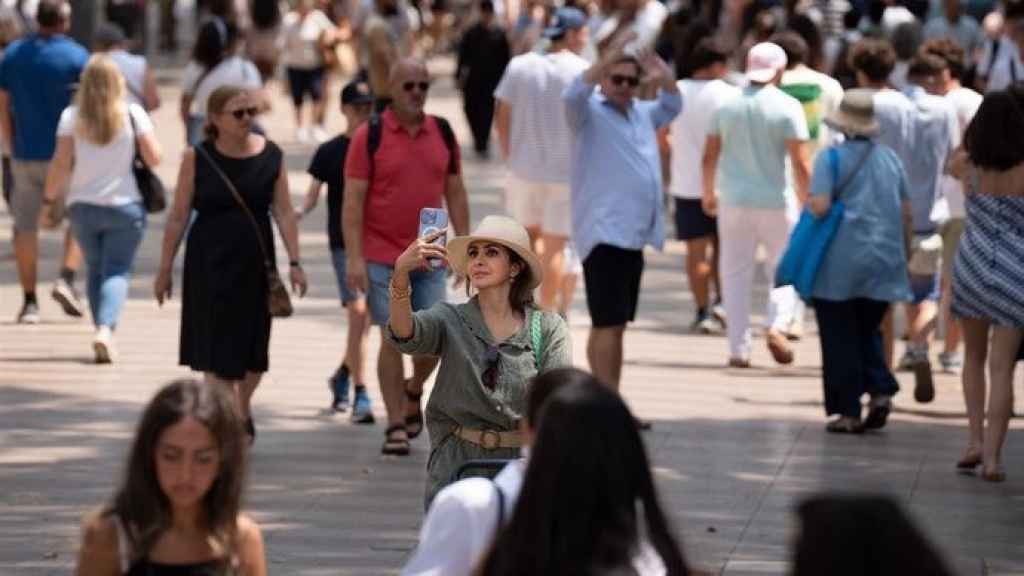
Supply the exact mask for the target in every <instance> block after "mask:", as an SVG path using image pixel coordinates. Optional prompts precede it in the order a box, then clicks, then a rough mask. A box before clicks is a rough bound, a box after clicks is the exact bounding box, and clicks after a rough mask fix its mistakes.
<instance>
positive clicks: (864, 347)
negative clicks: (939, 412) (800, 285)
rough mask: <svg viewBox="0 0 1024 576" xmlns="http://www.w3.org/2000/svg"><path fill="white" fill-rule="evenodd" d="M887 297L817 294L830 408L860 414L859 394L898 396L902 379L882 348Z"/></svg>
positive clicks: (827, 406)
mask: <svg viewBox="0 0 1024 576" xmlns="http://www.w3.org/2000/svg"><path fill="white" fill-rule="evenodd" d="M888 310H889V303H888V302H879V301H877V300H868V299H867V298H854V299H852V300H843V301H834V300H821V299H819V298H815V299H814V312H815V314H817V316H818V332H819V337H820V340H821V360H822V379H823V380H824V383H825V413H826V414H828V415H829V416H831V415H833V414H839V415H840V416H849V417H852V418H860V412H861V404H860V398H861V396H863V395H864V394H869V395H871V396H877V395H886V396H895V395H896V393H897V392H899V389H900V387H899V384H897V383H896V378H895V377H894V376H893V375H892V372H890V371H889V367H888V365H886V363H885V355H884V354H882V332H881V325H882V319H883V318H885V313H886V311H888Z"/></svg>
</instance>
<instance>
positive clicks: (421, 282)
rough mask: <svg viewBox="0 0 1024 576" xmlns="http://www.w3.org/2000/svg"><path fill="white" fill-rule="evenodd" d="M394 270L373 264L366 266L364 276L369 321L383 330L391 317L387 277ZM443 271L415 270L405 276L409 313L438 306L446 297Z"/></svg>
mask: <svg viewBox="0 0 1024 576" xmlns="http://www.w3.org/2000/svg"><path fill="white" fill-rule="evenodd" d="M394 273H395V269H394V268H392V267H391V266H387V265H385V264H379V263H377V262H367V263H366V275H367V276H368V279H369V284H370V291H369V293H368V294H367V295H366V303H367V305H368V306H369V307H370V318H371V319H372V320H373V323H374V324H375V325H377V326H384V325H386V324H387V323H388V319H389V318H390V317H391V294H390V293H389V292H388V287H389V286H390V285H391V276H392V274H394ZM447 277H448V270H447V268H438V269H435V270H416V271H415V272H412V273H410V274H409V286H410V287H411V288H412V296H411V302H410V303H411V304H412V311H413V312H419V311H420V310H426V309H427V308H430V307H431V306H433V305H434V304H437V303H438V302H444V300H445V298H446V297H447V295H448V288H447V286H445V279H446V278H447Z"/></svg>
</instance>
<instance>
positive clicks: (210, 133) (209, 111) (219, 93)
mask: <svg viewBox="0 0 1024 576" xmlns="http://www.w3.org/2000/svg"><path fill="white" fill-rule="evenodd" d="M249 92H250V90H249V89H248V88H245V87H244V86H230V85H229V86H221V87H220V88H217V89H216V90H214V91H213V92H212V93H211V94H210V97H209V98H207V99H206V126H205V128H204V132H205V133H206V136H207V137H208V138H210V139H211V140H216V139H217V126H216V125H215V124H214V123H213V116H214V114H221V113H222V112H224V107H225V106H227V105H228V102H230V101H232V100H234V99H235V97H236V96H241V95H242V94H248V93H249Z"/></svg>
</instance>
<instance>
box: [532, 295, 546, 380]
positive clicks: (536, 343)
mask: <svg viewBox="0 0 1024 576" xmlns="http://www.w3.org/2000/svg"><path fill="white" fill-rule="evenodd" d="M541 314H543V312H541V311H540V310H532V311H531V312H530V342H531V343H532V344H533V362H534V364H536V366H537V372H540V367H541V359H542V358H543V355H544V351H543V350H542V348H543V347H544V335H543V334H542V333H541V329H540V321H541Z"/></svg>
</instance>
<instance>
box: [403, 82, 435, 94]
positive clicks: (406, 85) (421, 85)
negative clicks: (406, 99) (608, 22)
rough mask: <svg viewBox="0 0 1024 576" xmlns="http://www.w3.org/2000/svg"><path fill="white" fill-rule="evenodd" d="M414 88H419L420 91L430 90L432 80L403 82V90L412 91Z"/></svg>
mask: <svg viewBox="0 0 1024 576" xmlns="http://www.w3.org/2000/svg"><path fill="white" fill-rule="evenodd" d="M413 88H419V89H420V92H426V91H427V90H430V82H405V83H404V84H402V90H405V91H406V92H412V90H413Z"/></svg>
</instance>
